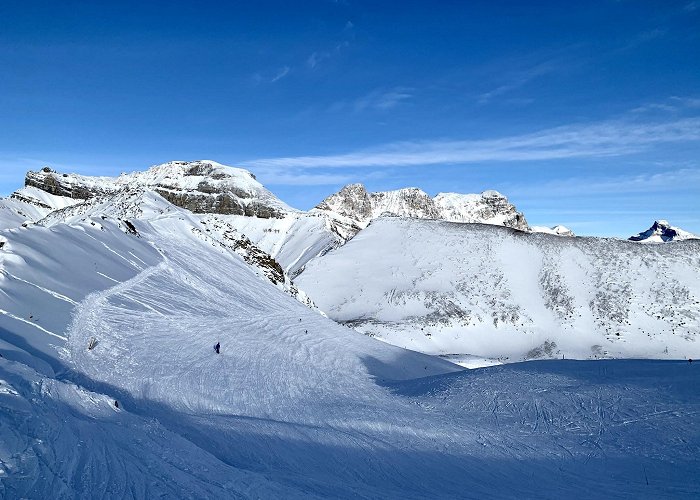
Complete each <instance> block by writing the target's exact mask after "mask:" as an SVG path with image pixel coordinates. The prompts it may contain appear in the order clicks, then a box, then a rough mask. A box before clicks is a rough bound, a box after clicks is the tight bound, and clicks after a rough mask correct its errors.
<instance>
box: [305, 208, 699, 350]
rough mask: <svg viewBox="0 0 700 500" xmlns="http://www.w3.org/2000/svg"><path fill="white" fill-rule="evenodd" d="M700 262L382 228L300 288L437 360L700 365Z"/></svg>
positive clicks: (456, 231) (667, 248) (622, 247)
mask: <svg viewBox="0 0 700 500" xmlns="http://www.w3.org/2000/svg"><path fill="white" fill-rule="evenodd" d="M699 256H700V241H696V240H688V241H684V242H679V243H677V244H675V245H664V246H642V245H637V244H634V243H632V242H626V241H620V240H614V239H600V238H581V237H579V238H561V237H555V236H551V235H546V234H536V233H524V232H518V231H513V230H511V229H508V228H499V227H496V226H488V225H481V224H453V223H447V222H441V221H425V220H418V219H399V218H381V219H377V220H374V221H373V222H372V223H371V224H370V225H369V226H368V227H367V228H366V229H364V230H362V231H361V232H360V233H359V234H358V235H357V236H355V238H353V240H351V241H350V242H348V243H347V244H346V245H344V246H343V247H341V248H339V249H336V250H333V251H331V252H329V253H328V254H326V255H325V256H323V257H321V258H319V259H315V260H313V261H311V262H310V263H309V264H308V265H307V268H306V270H305V271H304V273H303V274H302V275H301V276H300V277H299V278H298V280H297V281H298V284H299V286H300V287H301V288H302V289H304V290H305V291H306V292H307V293H308V294H309V295H310V296H311V297H312V298H313V299H314V300H315V301H316V303H317V305H318V306H319V307H320V308H321V310H323V311H324V312H326V313H327V314H328V315H329V317H331V318H332V319H335V320H337V321H340V322H343V323H345V324H348V325H350V326H353V327H354V328H356V329H357V330H358V331H361V332H363V333H366V334H368V335H371V336H375V337H377V338H380V339H382V340H385V341H386V342H389V343H392V344H395V345H398V346H401V347H407V348H410V349H415V350H418V351H422V352H426V353H431V354H439V355H444V354H471V355H477V356H481V357H486V358H506V357H507V358H510V360H521V359H532V358H538V357H554V358H556V357H561V356H562V355H565V356H567V357H576V358H582V359H585V358H596V357H597V358H600V357H608V356H610V357H662V358H663V357H668V358H684V357H686V356H687V357H692V358H697V357H699V356H700V342H698V340H700V339H698V332H700V257H699Z"/></svg>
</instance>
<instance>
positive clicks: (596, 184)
mask: <svg viewBox="0 0 700 500" xmlns="http://www.w3.org/2000/svg"><path fill="white" fill-rule="evenodd" d="M581 186H585V187H586V188H585V190H582V189H581ZM697 188H700V168H680V169H675V170H668V171H664V172H656V173H644V174H635V175H617V176H608V177H598V178H590V177H586V178H582V177H570V178H567V179H561V180H552V181H549V182H539V183H537V184H532V183H528V184H518V185H516V184H511V185H507V186H504V188H503V189H505V190H506V191H509V192H513V193H518V196H519V198H520V199H521V200H526V199H528V198H531V199H533V200H540V199H542V195H546V196H547V197H548V198H553V197H554V198H570V197H591V196H597V195H609V194H615V195H620V194H642V193H662V192H677V191H679V190H681V189H685V190H689V189H693V190H694V189H697Z"/></svg>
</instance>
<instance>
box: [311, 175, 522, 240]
mask: <svg viewBox="0 0 700 500" xmlns="http://www.w3.org/2000/svg"><path fill="white" fill-rule="evenodd" d="M316 210H318V211H320V212H321V213H326V214H328V215H329V216H330V217H331V218H333V219H335V220H337V221H338V222H339V224H341V225H343V224H345V225H349V227H348V231H349V234H352V230H353V229H355V228H363V227H366V226H367V224H368V223H369V222H370V221H371V220H373V219H375V218H377V217H380V216H396V217H414V218H419V219H441V220H446V221H452V222H470V223H475V222H476V223H483V224H494V225H498V226H507V227H512V228H515V229H520V230H523V231H525V230H527V229H528V225H527V221H526V220H525V217H524V216H523V214H521V213H520V212H518V211H517V210H516V208H515V207H514V206H513V205H512V204H511V203H509V202H508V199H507V198H506V197H505V196H503V195H502V194H501V193H499V192H497V191H484V192H483V193H481V194H459V193H439V194H438V195H437V196H435V197H434V198H432V197H430V196H429V195H428V194H427V193H425V192H424V191H421V190H420V189H418V188H405V189H399V190H396V191H385V192H376V193H369V192H368V191H367V190H366V189H365V187H364V186H363V185H362V184H350V185H347V186H345V187H344V188H342V189H341V190H340V191H339V192H337V193H335V194H332V195H330V196H329V197H328V198H326V199H325V200H323V201H322V202H321V203H320V204H319V205H318V206H317V207H316ZM348 222H349V224H348ZM356 232H357V231H355V233H356ZM353 235H354V234H353Z"/></svg>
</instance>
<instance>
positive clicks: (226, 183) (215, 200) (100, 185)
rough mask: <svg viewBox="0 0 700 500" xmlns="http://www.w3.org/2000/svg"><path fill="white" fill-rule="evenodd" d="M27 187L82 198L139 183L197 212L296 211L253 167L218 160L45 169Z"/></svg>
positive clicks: (280, 214) (275, 213)
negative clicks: (101, 172)
mask: <svg viewBox="0 0 700 500" xmlns="http://www.w3.org/2000/svg"><path fill="white" fill-rule="evenodd" d="M25 185H26V186H32V187H36V188H38V189H41V190H43V191H45V192H47V193H50V194H53V195H56V196H63V197H67V198H72V199H81V200H87V199H90V198H93V197H95V196H104V195H106V194H113V193H115V192H118V191H120V190H122V189H125V188H127V187H129V186H134V185H136V186H140V187H144V188H148V189H152V190H153V191H156V192H157V193H158V194H160V195H161V196H162V197H163V198H165V199H166V200H168V201H169V202H170V203H172V204H173V205H176V206H178V207H181V208H185V209H187V210H190V211H191V212H195V213H219V214H227V215H246V216H249V217H261V218H270V217H276V218H280V217H283V216H284V214H285V213H287V212H288V211H291V210H292V209H291V208H290V207H289V206H287V205H286V204H285V203H284V202H282V201H281V200H279V199H278V198H277V197H276V196H275V195H273V194H272V193H271V192H270V191H268V190H267V189H265V188H264V187H263V186H262V184H260V183H259V182H258V181H257V180H256V179H255V177H254V176H253V174H251V173H250V172H248V171H247V170H243V169H239V168H233V167H227V166H224V165H221V164H219V163H216V162H212V161H193V162H185V161H173V162H169V163H165V164H162V165H156V166H154V167H151V168H150V169H148V170H146V171H144V172H134V173H130V174H122V175H121V176H119V177H117V178H109V177H89V176H82V175H74V174H60V173H57V172H55V171H53V170H51V169H49V168H43V169H42V170H40V171H38V172H28V173H27V176H26V178H25Z"/></svg>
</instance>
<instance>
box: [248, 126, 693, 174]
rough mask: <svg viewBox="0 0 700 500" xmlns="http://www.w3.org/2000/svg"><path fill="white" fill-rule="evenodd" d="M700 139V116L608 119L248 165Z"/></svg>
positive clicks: (404, 160) (623, 149) (634, 149)
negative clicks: (521, 132) (663, 119)
mask: <svg viewBox="0 0 700 500" xmlns="http://www.w3.org/2000/svg"><path fill="white" fill-rule="evenodd" d="M698 140H700V118H684V119H679V120H675V121H666V122H658V123H644V124H640V123H634V122H630V121H607V122H601V123H594V124H583V125H569V126H562V127H556V128H551V129H545V130H542V131H539V132H535V133H532V134H524V135H517V136H511V137H501V138H497V139H487V140H461V141H454V140H452V141H414V142H399V143H391V144H386V145H384V146H380V147H377V148H374V149H366V150H360V151H356V152H350V153H345V154H337V155H325V156H293V157H280V158H262V159H257V160H249V161H244V162H242V166H245V167H258V168H260V167H265V168H290V167H295V168H361V167H406V166H420V165H441V164H443V165H454V164H460V163H465V164H468V163H476V162H489V161H500V162H520V161H535V160H556V159H565V158H586V157H588V158H593V157H605V156H622V155H629V154H634V153H639V152H642V151H646V150H649V149H650V148H652V147H653V146H654V145H658V144H663V143H673V142H695V141H698Z"/></svg>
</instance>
